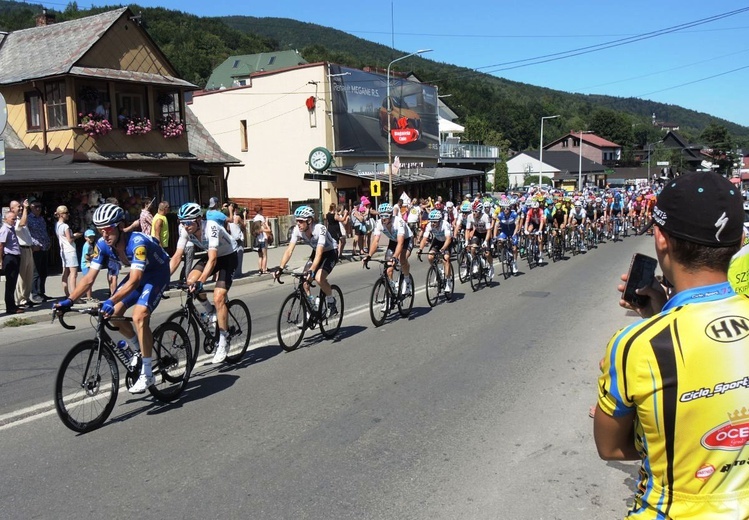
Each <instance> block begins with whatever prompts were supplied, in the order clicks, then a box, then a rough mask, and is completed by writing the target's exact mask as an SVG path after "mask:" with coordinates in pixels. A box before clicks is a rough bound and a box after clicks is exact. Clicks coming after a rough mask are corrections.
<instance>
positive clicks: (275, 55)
mask: <svg viewBox="0 0 749 520" xmlns="http://www.w3.org/2000/svg"><path fill="white" fill-rule="evenodd" d="M306 63H307V60H305V59H304V58H302V56H301V55H300V54H299V51H296V50H294V51H275V52H262V53H260V54H243V55H240V56H229V57H228V58H226V60H224V62H223V63H222V64H221V65H219V66H218V67H216V68H215V69H214V70H213V72H212V73H211V76H210V77H209V78H208V81H207V82H206V86H205V89H206V90H218V89H221V88H228V87H246V86H249V85H250V82H251V79H250V75H251V74H254V73H256V72H266V71H272V70H279V69H286V68H289V67H295V66H297V65H304V64H306Z"/></svg>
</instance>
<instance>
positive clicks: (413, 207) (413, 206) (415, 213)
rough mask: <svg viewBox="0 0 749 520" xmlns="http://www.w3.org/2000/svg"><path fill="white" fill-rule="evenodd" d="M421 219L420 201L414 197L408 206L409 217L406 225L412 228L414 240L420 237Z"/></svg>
mask: <svg viewBox="0 0 749 520" xmlns="http://www.w3.org/2000/svg"><path fill="white" fill-rule="evenodd" d="M420 218H421V206H420V205H419V199H418V198H416V197H414V198H413V199H411V202H410V203H409V205H408V215H407V216H406V223H407V224H408V227H409V228H411V233H413V236H414V239H416V238H417V237H418V236H419V219H420Z"/></svg>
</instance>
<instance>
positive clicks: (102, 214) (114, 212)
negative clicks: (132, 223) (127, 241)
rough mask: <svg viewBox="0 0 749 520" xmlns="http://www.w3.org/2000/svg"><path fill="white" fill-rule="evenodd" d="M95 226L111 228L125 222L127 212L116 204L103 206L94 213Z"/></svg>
mask: <svg viewBox="0 0 749 520" xmlns="http://www.w3.org/2000/svg"><path fill="white" fill-rule="evenodd" d="M93 220H94V226H96V227H98V228H102V227H109V226H113V225H115V224H117V223H118V222H122V221H123V220H125V211H124V210H123V209H122V208H121V207H119V206H118V205H116V204H109V203H106V204H102V205H101V206H99V207H98V208H96V211H94V219H93Z"/></svg>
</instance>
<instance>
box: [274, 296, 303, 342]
mask: <svg viewBox="0 0 749 520" xmlns="http://www.w3.org/2000/svg"><path fill="white" fill-rule="evenodd" d="M305 330H307V313H306V312H305V310H304V303H303V302H302V300H301V299H300V298H299V295H298V294H297V293H292V294H290V295H288V296H287V297H286V299H285V300H284V301H283V303H282V304H281V312H279V313H278V322H277V324H276V331H277V333H278V343H280V345H281V348H283V349H284V350H285V351H286V352H291V351H292V350H294V349H296V348H297V347H298V346H299V344H300V343H301V342H302V339H303V338H304V331H305Z"/></svg>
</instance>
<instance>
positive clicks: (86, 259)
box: [81, 229, 96, 303]
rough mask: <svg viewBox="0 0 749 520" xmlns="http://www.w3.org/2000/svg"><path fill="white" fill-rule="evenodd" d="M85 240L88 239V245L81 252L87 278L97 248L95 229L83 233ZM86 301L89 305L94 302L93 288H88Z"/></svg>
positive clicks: (84, 245)
mask: <svg viewBox="0 0 749 520" xmlns="http://www.w3.org/2000/svg"><path fill="white" fill-rule="evenodd" d="M83 238H85V239H86V243H85V244H83V250H82V251H81V273H82V274H83V276H86V274H87V273H88V270H89V268H90V267H91V259H92V258H93V257H94V247H95V246H96V232H95V231H94V230H93V229H87V230H86V232H85V233H83ZM86 299H87V300H88V302H89V303H91V302H93V301H94V297H93V293H92V292H91V287H89V288H88V292H87V293H86Z"/></svg>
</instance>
